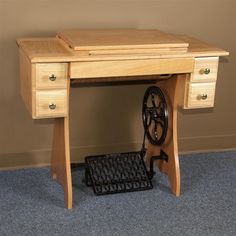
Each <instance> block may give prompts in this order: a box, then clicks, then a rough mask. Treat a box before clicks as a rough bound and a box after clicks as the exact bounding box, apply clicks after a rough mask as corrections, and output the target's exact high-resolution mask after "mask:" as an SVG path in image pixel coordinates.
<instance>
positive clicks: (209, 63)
mask: <svg viewBox="0 0 236 236" xmlns="http://www.w3.org/2000/svg"><path fill="white" fill-rule="evenodd" d="M218 62H219V57H201V58H195V64H194V71H193V73H192V75H191V78H190V81H191V82H207V81H216V79H217V70H218Z"/></svg>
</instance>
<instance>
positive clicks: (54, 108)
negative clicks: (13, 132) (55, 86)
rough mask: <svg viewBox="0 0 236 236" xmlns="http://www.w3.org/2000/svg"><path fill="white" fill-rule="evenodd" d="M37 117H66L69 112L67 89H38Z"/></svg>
mask: <svg viewBox="0 0 236 236" xmlns="http://www.w3.org/2000/svg"><path fill="white" fill-rule="evenodd" d="M35 99H36V103H35V118H45V117H64V116H67V113H68V101H67V90H66V89H63V90H45V91H43V90H42V91H36V94H35Z"/></svg>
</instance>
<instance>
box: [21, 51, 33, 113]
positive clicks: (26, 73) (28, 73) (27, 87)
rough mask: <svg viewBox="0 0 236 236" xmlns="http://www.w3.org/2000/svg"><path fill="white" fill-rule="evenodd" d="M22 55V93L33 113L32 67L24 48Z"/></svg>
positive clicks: (25, 102) (28, 108) (26, 104)
mask: <svg viewBox="0 0 236 236" xmlns="http://www.w3.org/2000/svg"><path fill="white" fill-rule="evenodd" d="M19 55H20V71H19V75H20V93H21V97H22V99H23V101H24V104H25V106H26V108H27V110H28V111H29V112H30V113H32V100H33V98H32V83H33V81H32V67H31V62H30V61H29V59H28V57H27V55H26V54H25V53H24V51H23V50H22V49H20V52H19Z"/></svg>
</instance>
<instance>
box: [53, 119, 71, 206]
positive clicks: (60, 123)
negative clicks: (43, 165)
mask: <svg viewBox="0 0 236 236" xmlns="http://www.w3.org/2000/svg"><path fill="white" fill-rule="evenodd" d="M51 172H52V177H53V179H55V180H57V181H58V182H59V183H60V184H61V185H62V187H63V190H64V198H65V205H66V207H67V209H71V208H72V180H71V169H70V143H69V119H68V118H67V117H63V118H56V119H55V120H54V135H53V147H52V157H51Z"/></svg>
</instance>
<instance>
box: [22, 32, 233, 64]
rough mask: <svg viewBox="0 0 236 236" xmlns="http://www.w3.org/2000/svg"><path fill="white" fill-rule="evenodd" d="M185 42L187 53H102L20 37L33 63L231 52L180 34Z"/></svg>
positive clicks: (57, 40)
mask: <svg viewBox="0 0 236 236" xmlns="http://www.w3.org/2000/svg"><path fill="white" fill-rule="evenodd" d="M178 38H181V40H183V41H184V42H186V43H188V44H189V47H188V50H187V52H186V53H183V52H173V53H170V52H165V51H162V52H158V53H156V52H155V53H152V54H150V53H147V54H146V55H145V54H144V55H143V54H137V53H133V54H132V53H130V54H124V55H119V54H118V55H117V54H115V55H114V54H113V55H108V54H104V55H100V54H96V53H95V54H93V55H91V54H89V51H90V50H87V51H86V50H83V51H74V50H73V49H71V48H69V47H68V45H67V44H66V43H65V42H64V41H62V40H60V39H58V38H33V39H32V38H25V39H19V40H18V44H19V46H20V47H21V48H22V50H23V51H24V52H25V53H26V55H27V57H28V58H29V60H30V61H31V62H32V63H37V62H40V63H45V62H77V61H104V60H105V61H106V60H112V61H114V60H128V59H129V60H135V59H151V58H183V57H212V56H216V57H217V56H227V55H228V54H229V53H228V52H227V51H225V50H222V49H219V48H216V47H213V46H211V45H209V44H207V43H204V42H201V41H199V40H197V39H194V38H191V37H188V36H178Z"/></svg>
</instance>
